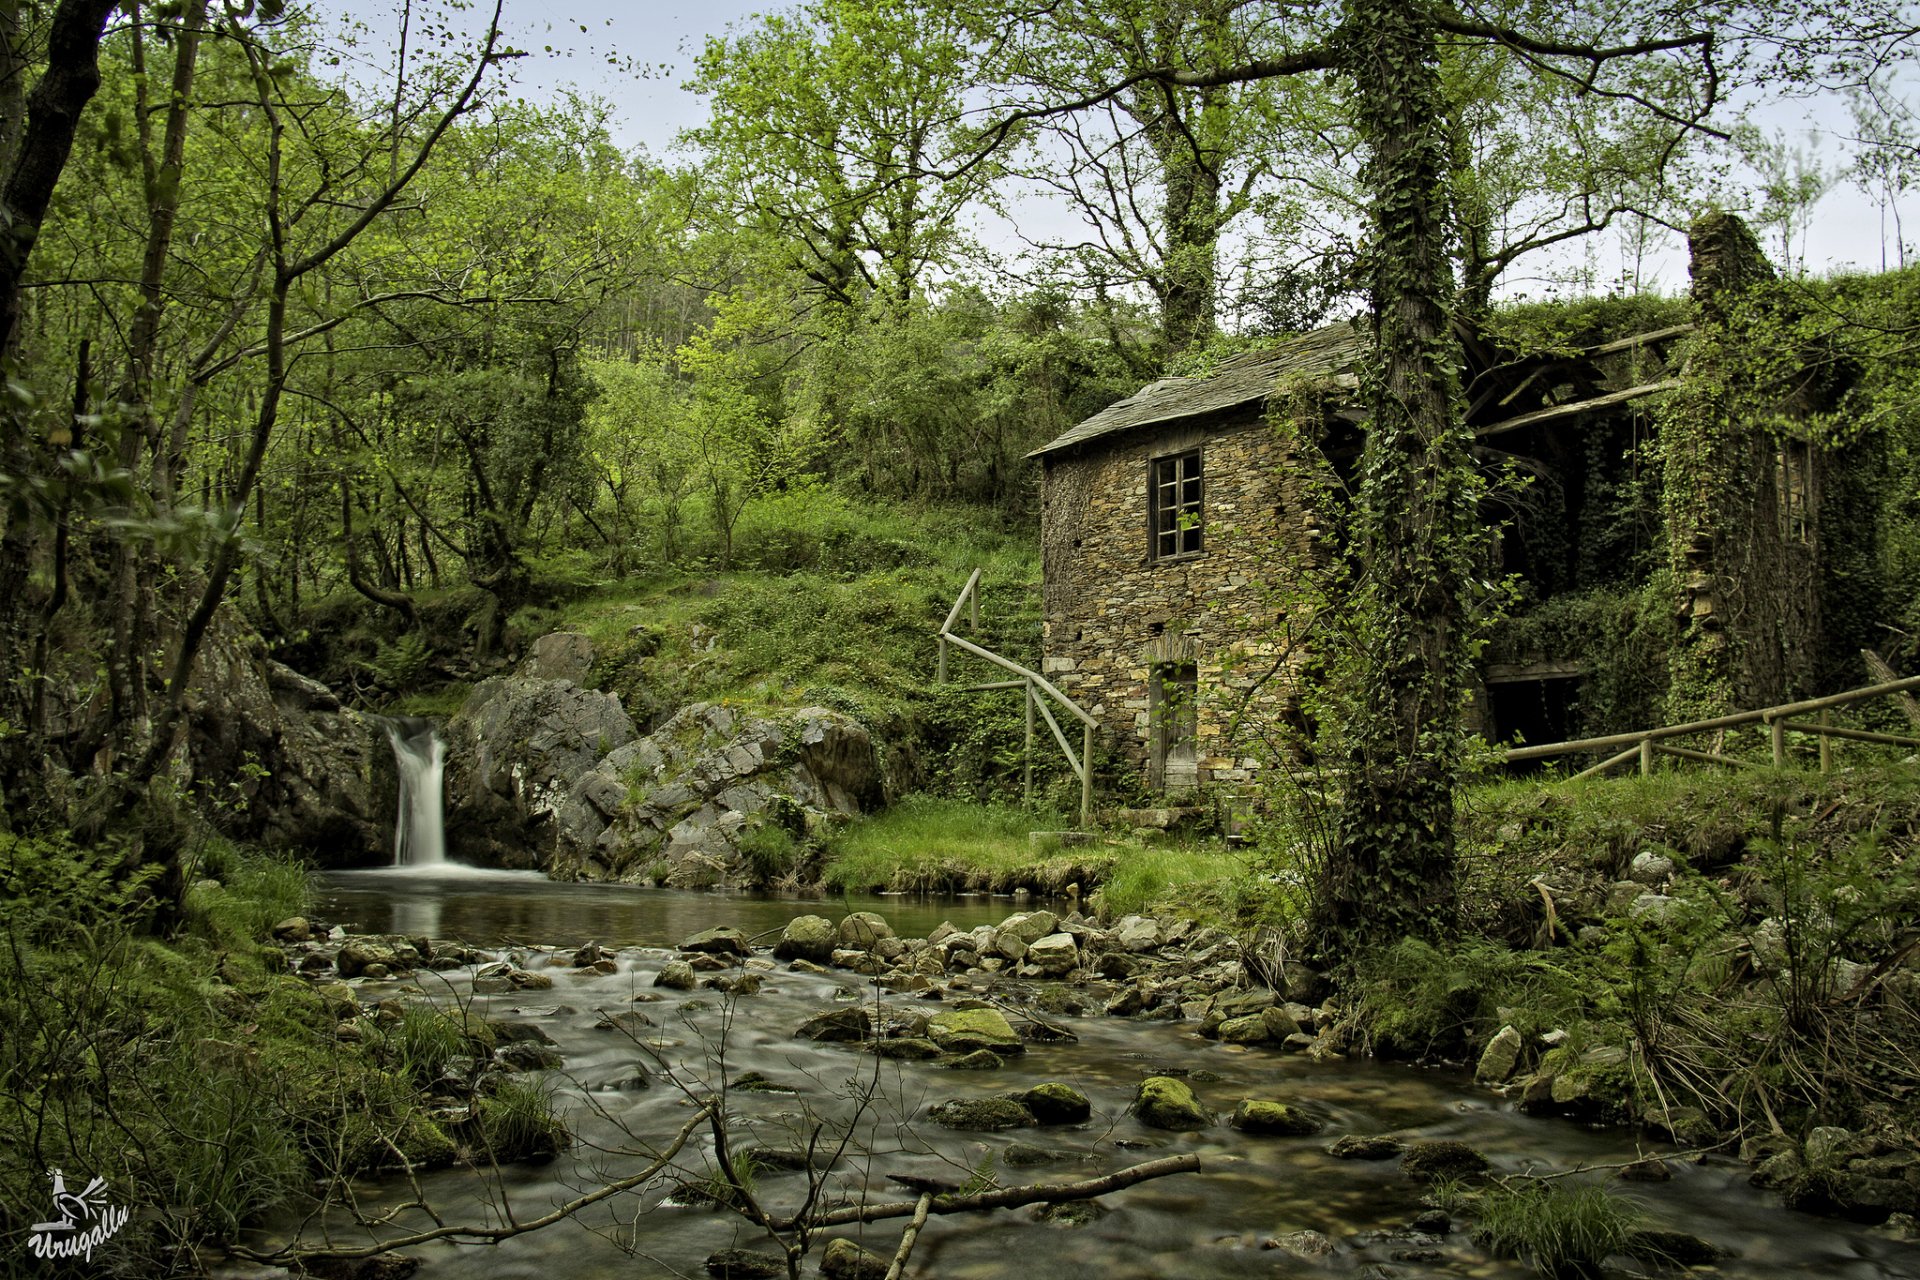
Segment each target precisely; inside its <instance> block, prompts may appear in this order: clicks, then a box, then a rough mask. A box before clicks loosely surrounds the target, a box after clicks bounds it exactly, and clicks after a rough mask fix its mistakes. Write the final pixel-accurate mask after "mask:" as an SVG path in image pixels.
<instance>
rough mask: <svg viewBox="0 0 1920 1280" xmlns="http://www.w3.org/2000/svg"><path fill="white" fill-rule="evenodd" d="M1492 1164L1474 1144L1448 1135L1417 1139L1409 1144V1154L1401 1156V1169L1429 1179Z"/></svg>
mask: <svg viewBox="0 0 1920 1280" xmlns="http://www.w3.org/2000/svg"><path fill="white" fill-rule="evenodd" d="M1491 1167H1492V1166H1491V1165H1490V1164H1489V1163H1488V1161H1487V1158H1486V1157H1485V1156H1483V1155H1481V1154H1480V1153H1479V1152H1478V1151H1476V1150H1475V1149H1474V1148H1472V1147H1470V1146H1468V1145H1467V1144H1466V1143H1464V1142H1454V1141H1451V1140H1447V1139H1442V1140H1440V1141H1437V1142H1416V1143H1414V1144H1413V1145H1412V1146H1410V1147H1408V1148H1407V1154H1406V1155H1404V1156H1402V1157H1401V1159H1400V1169H1401V1172H1403V1173H1405V1174H1407V1175H1408V1176H1410V1177H1414V1178H1425V1179H1427V1180H1428V1181H1438V1180H1439V1179H1442V1178H1465V1177H1469V1176H1471V1175H1473V1174H1476V1173H1485V1172H1486V1171H1487V1170H1488V1169H1489V1168H1491Z"/></svg>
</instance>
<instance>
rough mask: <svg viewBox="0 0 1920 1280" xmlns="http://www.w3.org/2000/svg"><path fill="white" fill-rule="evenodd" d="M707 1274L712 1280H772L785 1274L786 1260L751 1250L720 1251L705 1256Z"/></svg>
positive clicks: (775, 1255)
mask: <svg viewBox="0 0 1920 1280" xmlns="http://www.w3.org/2000/svg"><path fill="white" fill-rule="evenodd" d="M706 1266H707V1274H708V1275H710V1276H713V1277H714V1280H774V1278H775V1277H777V1276H784V1275H786V1274H787V1260H786V1259H785V1258H782V1257H780V1256H778V1255H777V1254H771V1253H755V1252H753V1251H752V1250H751V1249H721V1250H719V1251H717V1252H714V1253H710V1254H708V1255H707V1263H706Z"/></svg>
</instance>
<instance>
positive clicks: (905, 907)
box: [315, 863, 1015, 947]
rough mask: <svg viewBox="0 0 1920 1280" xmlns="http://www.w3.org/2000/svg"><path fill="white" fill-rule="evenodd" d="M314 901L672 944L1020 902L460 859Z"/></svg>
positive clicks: (956, 914)
mask: <svg viewBox="0 0 1920 1280" xmlns="http://www.w3.org/2000/svg"><path fill="white" fill-rule="evenodd" d="M315 905H316V909H317V910H318V911H319V913H320V915H321V917H322V918H323V919H325V920H327V921H328V922H329V923H334V924H343V925H345V926H346V927H347V928H348V930H349V931H353V932H362V933H401V934H407V935H414V934H427V935H429V936H431V937H442V938H458V939H460V940H462V941H466V942H470V943H476V944H480V945H490V946H501V945H506V944H509V943H544V944H547V945H551V946H579V945H580V944H581V943H584V942H587V941H589V940H593V941H598V942H600V943H601V944H603V945H605V946H611V947H632V946H667V945H672V944H673V943H675V942H678V941H679V940H680V939H682V938H684V937H686V936H687V935H688V934H692V933H697V932H698V931H700V930H701V929H708V928H712V927H713V926H715V925H722V924H728V925H733V926H735V927H737V928H740V929H744V930H746V931H747V932H748V933H760V932H764V931H767V930H773V929H779V928H781V927H782V926H783V925H785V924H786V922H787V921H788V920H791V919H792V918H793V917H794V916H797V915H807V914H809V913H816V914H819V915H824V916H828V917H830V918H834V919H838V918H839V917H840V916H842V915H844V914H846V913H847V912H849V911H877V912H879V913H880V914H881V915H883V916H885V917H886V918H887V922H888V923H889V924H891V925H892V926H893V927H894V929H895V931H896V932H898V933H900V934H902V935H905V936H925V935H926V934H927V933H928V932H930V931H931V930H932V929H933V928H934V927H935V926H937V925H938V924H939V923H940V922H941V921H942V920H951V921H952V922H953V923H954V924H955V925H956V926H958V927H960V928H962V929H970V928H972V927H973V926H974V925H976V924H988V923H992V924H997V923H998V922H999V921H1001V920H1002V919H1004V918H1005V917H1006V916H1007V914H1008V913H1009V912H1011V911H1013V910H1014V909H1015V904H1014V903H1013V901H1012V900H1011V899H1008V898H994V897H989V896H987V895H984V894H981V895H975V896H971V897H964V898H919V897H877V896H874V895H871V894H857V895H847V896H843V897H834V898H825V899H807V898H791V897H789V898H777V897H762V896H752V895H747V894H729V893H693V892H687V891H684V890H678V889H644V888H640V887H638V886H635V885H618V884H568V883H562V882H558V881H553V880H548V879H547V878H546V877H545V876H543V875H541V874H540V873H539V872H537V871H487V870H481V869H479V868H474V867H461V866H458V865H456V864H451V863H450V864H446V865H444V866H441V867H436V868H432V869H430V870H429V869H421V868H414V867H381V868H377V869H373V870H365V871H339V872H333V873H331V874H329V875H327V876H325V877H324V878H323V879H322V881H321V885H320V891H319V893H318V895H317V899H316V904H315Z"/></svg>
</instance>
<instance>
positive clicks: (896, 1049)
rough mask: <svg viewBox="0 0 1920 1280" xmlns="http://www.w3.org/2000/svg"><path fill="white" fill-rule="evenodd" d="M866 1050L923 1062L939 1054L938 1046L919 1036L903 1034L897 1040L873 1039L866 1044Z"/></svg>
mask: <svg viewBox="0 0 1920 1280" xmlns="http://www.w3.org/2000/svg"><path fill="white" fill-rule="evenodd" d="M867 1052H868V1053H873V1054H878V1055H879V1056H880V1057H882V1058H898V1059H904V1060H906V1061H909V1062H925V1061H927V1060H929V1059H931V1058H937V1057H939V1056H940V1046H939V1045H937V1044H935V1043H934V1042H933V1041H931V1040H927V1039H924V1038H922V1037H920V1036H904V1037H902V1038H901V1039H898V1040H875V1041H873V1042H872V1043H870V1044H868V1045H867Z"/></svg>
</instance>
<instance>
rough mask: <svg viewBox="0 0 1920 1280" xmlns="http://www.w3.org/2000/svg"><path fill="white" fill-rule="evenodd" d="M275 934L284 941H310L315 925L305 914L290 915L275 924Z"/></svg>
mask: <svg viewBox="0 0 1920 1280" xmlns="http://www.w3.org/2000/svg"><path fill="white" fill-rule="evenodd" d="M273 936H274V937H276V938H278V939H280V941H282V942H308V941H311V940H312V938H313V926H312V925H311V924H309V923H308V922H307V918H306V917H305V916H288V917H287V918H286V919H285V920H282V921H281V922H280V923H279V924H276V925H275V926H273Z"/></svg>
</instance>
